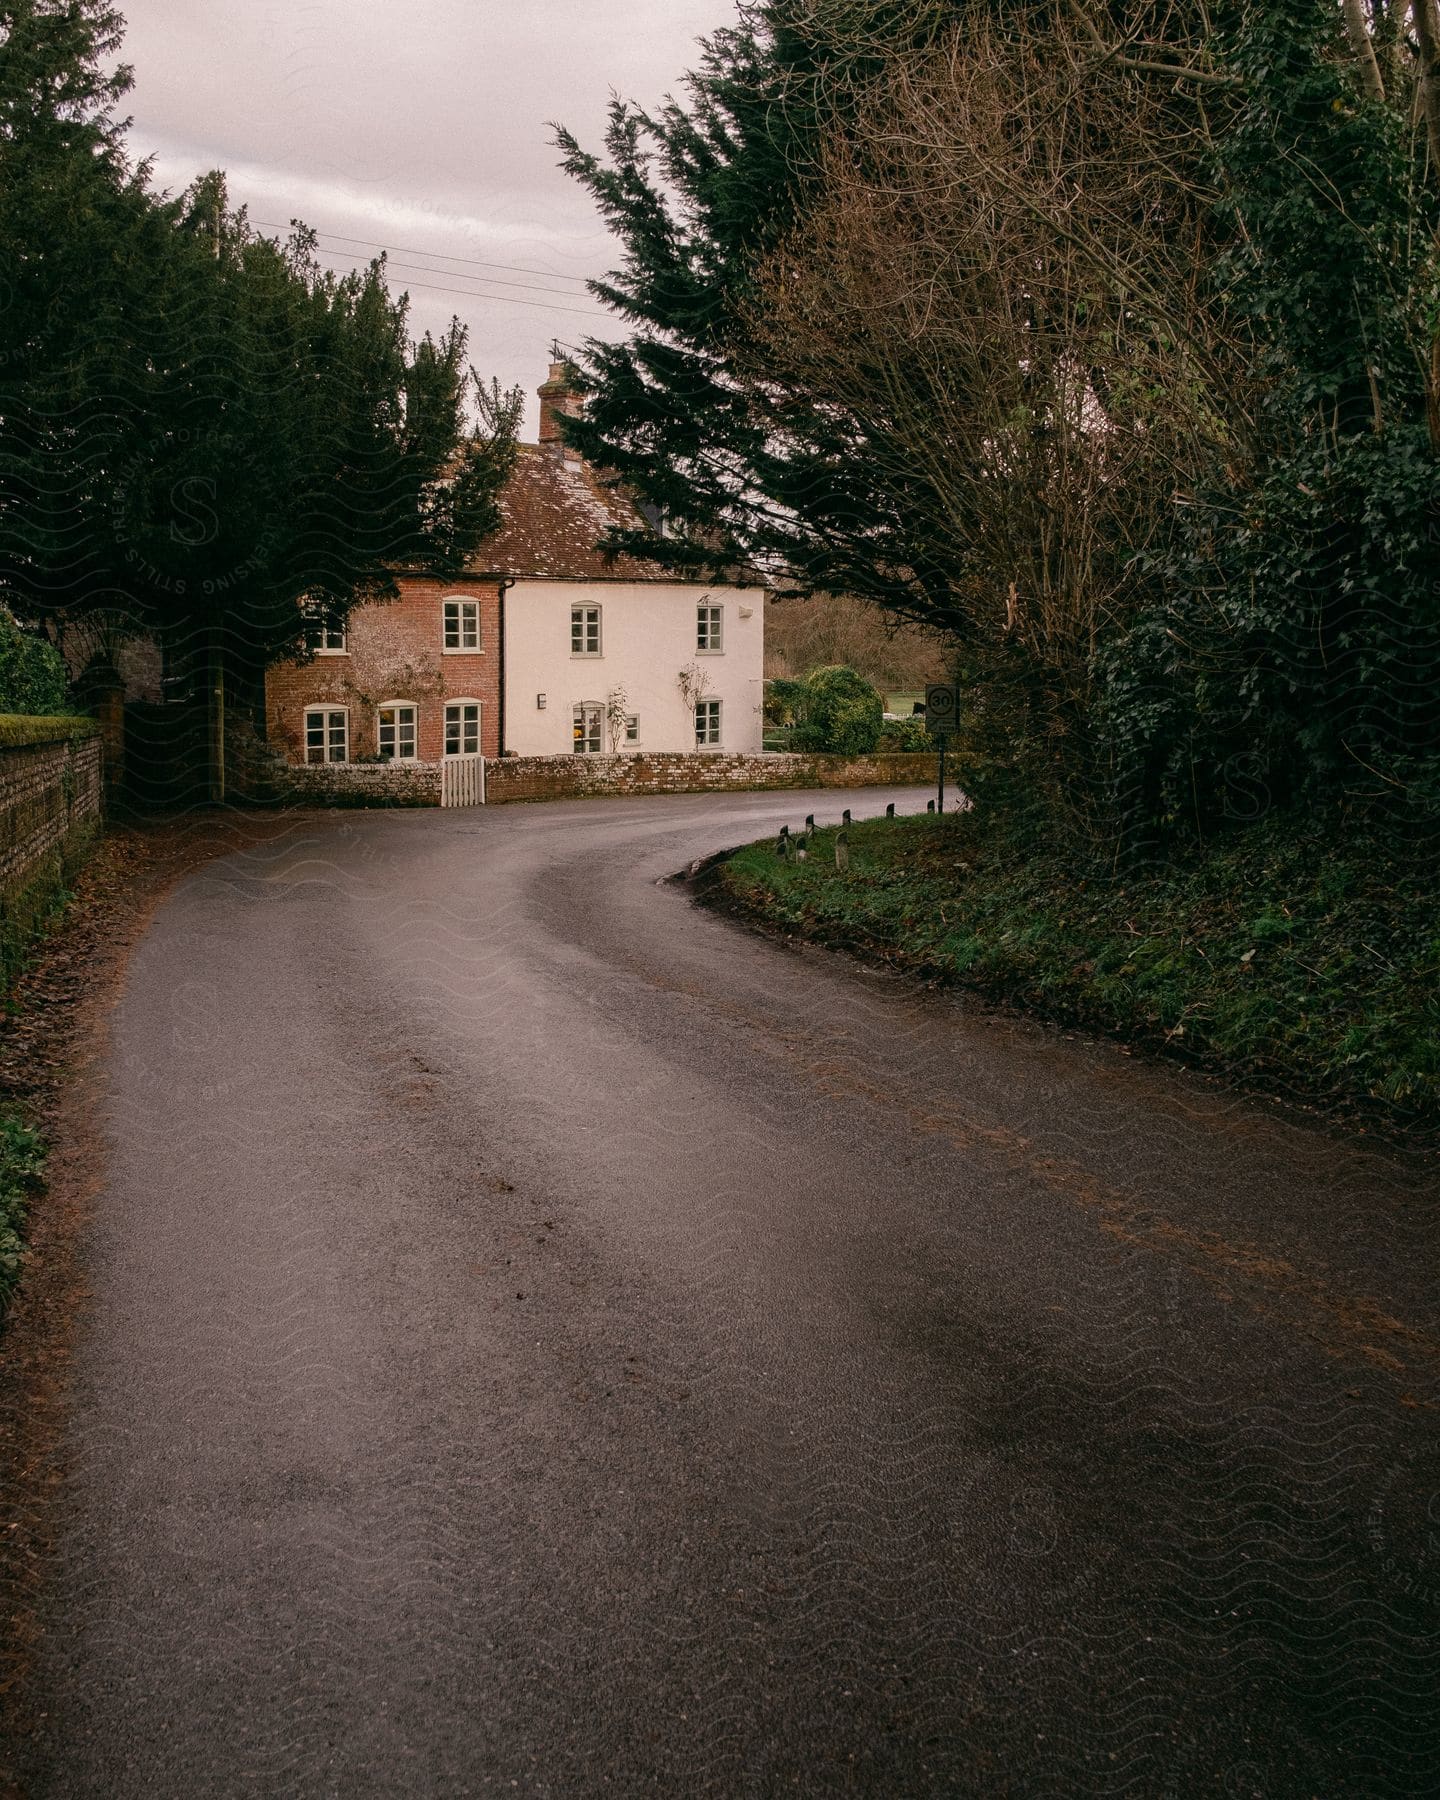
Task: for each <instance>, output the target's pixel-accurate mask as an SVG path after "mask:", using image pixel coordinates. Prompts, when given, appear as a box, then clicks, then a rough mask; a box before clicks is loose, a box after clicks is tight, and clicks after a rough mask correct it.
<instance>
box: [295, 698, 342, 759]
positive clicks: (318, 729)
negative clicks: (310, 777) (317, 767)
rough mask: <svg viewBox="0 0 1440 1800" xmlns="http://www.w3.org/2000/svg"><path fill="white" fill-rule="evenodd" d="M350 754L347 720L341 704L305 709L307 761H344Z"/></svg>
mask: <svg viewBox="0 0 1440 1800" xmlns="http://www.w3.org/2000/svg"><path fill="white" fill-rule="evenodd" d="M349 755H350V729H349V720H348V716H347V714H346V712H345V709H344V707H343V706H309V707H306V709H305V760H306V762H307V763H327V762H346V761H347V760H348V759H349Z"/></svg>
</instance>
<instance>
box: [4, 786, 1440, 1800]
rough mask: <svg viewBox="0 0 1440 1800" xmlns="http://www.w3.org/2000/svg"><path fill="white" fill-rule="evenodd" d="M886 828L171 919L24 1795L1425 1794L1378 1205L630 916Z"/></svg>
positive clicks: (746, 816)
mask: <svg viewBox="0 0 1440 1800" xmlns="http://www.w3.org/2000/svg"><path fill="white" fill-rule="evenodd" d="M891 797H892V796H890V795H887V794H885V793H882V792H869V793H865V794H861V795H856V796H845V795H837V794H833V793H832V794H828V795H808V796H807V795H802V794H793V795H785V794H779V795H776V794H770V795H743V796H690V797H680V798H674V799H656V800H643V801H633V802H632V801H620V800H610V801H597V802H589V803H576V804H564V805H550V806H544V807H507V808H498V809H492V810H489V811H485V810H476V811H469V812H453V813H409V814H371V815H366V816H361V817H354V816H352V817H345V816H343V815H330V816H325V817H313V816H302V817H301V819H300V820H299V821H298V822H297V825H296V827H295V830H294V832H293V833H292V834H291V835H289V836H288V837H286V838H284V839H282V840H280V841H279V842H273V843H270V844H267V845H264V846H261V847H257V848H253V849H251V850H248V851H245V852H241V853H237V854H233V855H231V856H229V857H226V858H225V859H223V860H221V861H219V862H216V863H214V864H212V865H210V866H209V867H207V868H205V869H204V870H203V871H201V872H199V873H197V874H195V875H192V876H191V877H189V878H188V879H187V880H186V881H185V882H184V884H183V885H182V886H181V887H180V888H179V889H178V890H177V891H176V892H175V894H174V895H173V897H172V898H171V899H170V900H169V901H168V903H167V904H166V905H165V906H164V907H163V908H162V910H161V911H160V913H159V915H158V916H157V918H156V920H155V923H154V925H153V927H152V928H151V930H150V932H149V934H148V936H147V937H146V938H145V940H144V941H143V943H142V944H141V946H140V948H139V950H138V952H137V953H136V955H135V957H134V959H133V962H132V965H131V969H130V974H129V979H128V986H127V991H126V993H125V996H124V998H123V1000H122V1002H121V1005H120V1008H119V1012H118V1015H117V1019H116V1026H115V1036H114V1048H113V1052H112V1055H111V1064H110V1072H109V1094H110V1098H109V1115H108V1129H109V1132H110V1138H111V1144H112V1156H111V1180H110V1185H109V1189H108V1192H107V1193H106V1194H105V1196H104V1197H103V1201H102V1204H101V1205H100V1207H99V1208H98V1214H97V1219H98V1222H97V1224H96V1227H95V1230H94V1241H93V1243H92V1245H91V1248H90V1263H91V1273H92V1279H93V1286H94V1290H95V1303H94V1307H93V1311H92V1315H91V1317H90V1319H89V1321H88V1323H87V1326H86V1330H85V1334H84V1340H83V1346H82V1350H81V1356H80V1365H79V1370H78V1382H77V1392H76V1399H75V1405H74V1410H73V1419H72V1425H71V1440H70V1464H71V1469H72V1477H71V1482H70V1486H69V1490H68V1495H67V1501H66V1514H65V1518H66V1523H65V1529H64V1536H63V1543H62V1553H61V1556H60V1558H59V1566H58V1571H57V1575H56V1578H55V1580H54V1582H53V1584H52V1588H51V1617H50V1619H49V1622H48V1630H47V1633H46V1638H45V1642H46V1645H47V1649H46V1653H45V1655H46V1660H45V1662H44V1665H43V1668H42V1672H41V1677H40V1678H39V1679H42V1680H43V1685H44V1691H45V1694H46V1700H45V1706H46V1718H45V1722H44V1728H43V1735H42V1736H41V1737H40V1738H38V1739H37V1740H36V1741H34V1742H33V1743H32V1744H31V1745H30V1746H29V1748H28V1750H27V1752H26V1763H27V1773H28V1780H29V1783H30V1789H31V1792H32V1793H33V1794H34V1795H36V1796H40V1795H46V1796H49V1795H54V1796H62V1795H64V1796H70V1795H75V1796H80V1795H84V1796H105V1797H106V1800H129V1797H131V1796H135V1797H137V1800H138V1797H139V1796H146V1797H147V1800H152V1797H156V1796H160V1797H165V1800H168V1797H171V1796H173V1797H175V1800H180V1797H182V1796H183V1797H185V1800H195V1797H199V1796H222V1795H223V1796H242V1795H245V1796H250V1795H261V1796H270V1795H275V1796H301V1797H309V1796H318V1795H336V1796H347V1797H348V1796H372V1795H373V1796H381V1795H385V1796H388V1795H397V1796H398V1795H446V1796H449V1795H470V1794H489V1793H491V1792H495V1793H512V1792H519V1793H523V1794H532V1795H556V1796H567V1795H591V1794H601V1793H605V1794H616V1795H639V1794H662V1795H677V1796H691V1795H704V1794H714V1795H725V1796H729V1795H771V1794H789V1793H800V1794H886V1795H905V1796H909V1795H921V1794H962V1795H969V1794H976V1795H999V1794H1015V1795H1026V1796H1029V1795H1054V1796H1057V1797H1058V1796H1065V1797H1069V1796H1075V1795H1082V1794H1091V1793H1094V1794H1105V1795H1111V1794H1131V1795H1141V1796H1154V1795H1175V1796H1191V1795H1202V1794H1204V1795H1208V1794H1227V1795H1237V1796H1248V1795H1316V1796H1326V1797H1327V1800H1328V1797H1329V1796H1335V1795H1340V1794H1345V1795H1365V1794H1371V1793H1374V1794H1390V1793H1396V1794H1424V1793H1433V1792H1435V1791H1437V1790H1440V1736H1437V1681H1440V1465H1437V1463H1436V1460H1435V1456H1436V1450H1437V1436H1440V1434H1437V1412H1436V1410H1435V1408H1436V1403H1437V1400H1440V1383H1437V1381H1436V1375H1437V1370H1440V1316H1437V1315H1440V1304H1437V1296H1436V1287H1435V1280H1434V1271H1435V1268H1436V1266H1437V1264H1436V1257H1435V1250H1436V1237H1437V1233H1436V1229H1435V1218H1436V1215H1435V1209H1434V1205H1433V1201H1434V1190H1433V1186H1432V1185H1430V1184H1428V1183H1426V1182H1423V1181H1422V1178H1421V1177H1420V1176H1419V1175H1418V1174H1416V1173H1414V1172H1413V1171H1412V1172H1410V1173H1408V1174H1407V1171H1406V1167H1405V1166H1404V1165H1402V1164H1400V1163H1399V1162H1396V1161H1394V1160H1386V1159H1383V1158H1380V1157H1378V1156H1376V1155H1374V1154H1371V1153H1362V1150H1361V1148H1360V1147H1358V1146H1354V1145H1347V1144H1346V1143H1345V1142H1343V1141H1342V1140H1341V1139H1340V1138H1339V1137H1337V1136H1335V1135H1331V1134H1327V1133H1325V1132H1322V1131H1321V1130H1319V1129H1317V1128H1312V1127H1310V1126H1309V1125H1307V1124H1304V1123H1300V1122H1295V1121H1288V1122H1287V1121H1286V1120H1284V1119H1283V1118H1280V1117H1279V1116H1277V1115H1276V1114H1274V1113H1273V1112H1272V1111H1270V1110H1268V1109H1263V1108H1261V1107H1258V1106H1252V1105H1249V1104H1246V1103H1242V1102H1240V1101H1237V1100H1236V1099H1234V1098H1233V1097H1231V1096H1227V1095H1226V1094H1225V1093H1224V1092H1223V1091H1222V1090H1220V1089H1219V1088H1217V1087H1215V1086H1212V1085H1209V1084H1206V1083H1204V1082H1202V1081H1200V1080H1198V1079H1196V1078H1193V1077H1191V1076H1189V1075H1187V1074H1185V1073H1183V1072H1178V1071H1172V1070H1165V1069H1157V1068H1154V1067H1150V1066H1147V1065H1144V1064H1142V1063H1140V1062H1138V1061H1135V1060H1132V1059H1129V1058H1127V1057H1125V1056H1123V1055H1122V1054H1121V1053H1120V1052H1119V1051H1117V1050H1116V1049H1114V1048H1113V1047H1111V1046H1107V1045H1096V1044H1089V1043H1085V1042H1081V1041H1077V1040H1074V1039H1072V1038H1069V1037H1067V1036H1065V1035H1064V1034H1062V1033H1059V1032H1055V1031H1047V1030H1044V1029H1041V1028H1039V1027H1033V1026H1029V1025H1026V1024H1023V1023H1018V1022H1014V1021H1006V1020H1003V1019H996V1018H994V1017H991V1016H988V1015H987V1014H985V1013H984V1012H983V1011H982V1010H980V1009H979V1008H977V1007H975V1006H973V1005H972V1004H970V1003H967V1002H966V1001H965V1000H964V999H960V998H956V997H953V996H945V995H940V994H935V993H930V992H926V991H923V990H920V989H918V988H916V987H914V986H912V985H909V984H906V983H902V982H900V981H898V980H895V979H892V978H890V977H887V976H885V975H882V974H876V973H871V972H866V971H864V970H861V969H859V968H856V967H853V966H851V965H850V964H848V963H846V962H844V961H843V960H841V959H838V958H831V957H828V956H826V955H824V954H822V953H818V952H810V951H805V952H796V951H794V950H789V949H786V948H784V947H782V946H780V945H777V944H774V943H771V942H768V941H766V940H764V939H761V938H759V937H756V936H753V935H751V934H748V933H746V932H745V931H743V930H742V929H740V928H739V927H737V926H735V925H733V924H730V923H728V922H726V921H724V920H722V919H720V918H717V917H715V916H713V915H710V914H708V913H705V912H704V911H702V910H700V909H698V908H696V907H695V906H694V905H693V904H692V902H691V901H690V899H689V897H688V895H687V893H686V892H685V891H684V889H683V888H681V887H677V886H674V885H664V884H663V883H662V880H661V878H663V877H665V876H667V875H669V874H670V873H672V872H673V871H675V870H677V869H680V868H682V867H684V866H685V865H686V864H687V862H688V861H689V860H690V859H691V858H694V857H697V856H700V855H703V854H705V853H708V852H710V851H712V850H715V849H717V848H719V847H721V846H723V845H726V844H732V843H736V842H740V841H744V840H746V839H748V838H751V837H754V836H757V835H759V834H760V833H761V832H768V831H772V830H774V829H775V828H776V826H777V825H778V823H779V822H781V821H782V820H785V821H789V822H790V823H791V824H792V825H798V823H799V821H800V820H801V819H802V818H803V816H804V814H805V812H806V811H807V810H810V809H811V808H812V807H813V808H816V809H817V810H818V811H820V812H821V814H822V816H828V817H831V818H833V817H835V816H836V815H837V814H838V811H839V808H840V806H841V805H842V804H843V803H844V801H845V800H846V799H847V798H849V799H850V800H851V803H852V804H853V805H854V806H855V808H856V810H857V812H870V811H878V810H880V809H881V808H882V807H883V804H884V802H885V800H886V799H887V798H891ZM898 797H899V798H900V800H901V803H902V805H901V810H905V802H906V801H907V800H909V801H910V802H911V803H913V801H914V795H913V794H911V795H908V796H907V795H901V796H898Z"/></svg>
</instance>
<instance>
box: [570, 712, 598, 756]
mask: <svg viewBox="0 0 1440 1800" xmlns="http://www.w3.org/2000/svg"><path fill="white" fill-rule="evenodd" d="M586 726H593V727H594V729H593V731H592V730H586V729H585V727H586ZM570 732H571V740H570V748H571V749H572V750H573V751H574V753H575V754H576V756H600V755H602V754H603V753H604V750H605V706H604V703H603V702H602V701H599V700H577V701H576V702H575V704H574V705H573V706H572V707H571V708H570Z"/></svg>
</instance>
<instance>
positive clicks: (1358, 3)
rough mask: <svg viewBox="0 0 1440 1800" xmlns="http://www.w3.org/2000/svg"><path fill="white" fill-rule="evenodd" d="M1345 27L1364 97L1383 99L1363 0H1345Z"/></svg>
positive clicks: (1381, 84)
mask: <svg viewBox="0 0 1440 1800" xmlns="http://www.w3.org/2000/svg"><path fill="white" fill-rule="evenodd" d="M1345 29H1346V31H1347V32H1348V33H1349V34H1350V48H1351V50H1352V51H1353V52H1354V54H1355V66H1356V67H1357V68H1358V69H1359V71H1360V85H1361V87H1362V88H1363V89H1364V90H1365V95H1366V98H1367V99H1370V100H1383V99H1384V98H1385V83H1384V82H1383V81H1382V80H1381V78H1380V64H1379V63H1378V62H1377V61H1376V59H1375V45H1374V44H1373V42H1372V41H1371V38H1370V22H1369V20H1368V19H1367V18H1366V17H1365V0H1345Z"/></svg>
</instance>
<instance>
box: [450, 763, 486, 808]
mask: <svg viewBox="0 0 1440 1800" xmlns="http://www.w3.org/2000/svg"><path fill="white" fill-rule="evenodd" d="M440 804H441V805H442V806H483V805H484V804H485V758H484V757H483V756H447V757H446V758H445V760H444V761H443V762H442V763H441V765H440Z"/></svg>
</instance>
